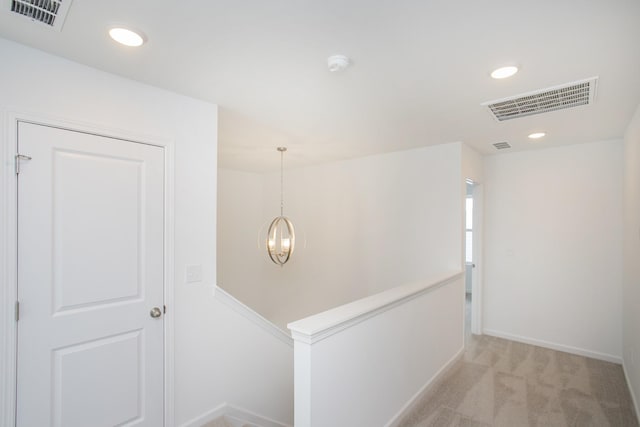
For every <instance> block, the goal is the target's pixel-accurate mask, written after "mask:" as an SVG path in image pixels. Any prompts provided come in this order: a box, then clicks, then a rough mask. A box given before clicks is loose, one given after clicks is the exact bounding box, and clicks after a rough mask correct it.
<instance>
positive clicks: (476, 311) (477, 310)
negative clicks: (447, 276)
mask: <svg viewBox="0 0 640 427" xmlns="http://www.w3.org/2000/svg"><path fill="white" fill-rule="evenodd" d="M481 206H482V186H481V185H479V184H478V183H476V182H474V181H472V180H470V179H467V180H466V194H465V215H464V227H465V228H464V232H465V238H464V261H465V316H464V320H465V322H464V337H465V342H466V341H467V340H468V339H470V338H471V335H472V334H481V333H482V327H481V311H482V310H481V307H482V306H481V301H482V295H481V291H482V289H481V284H480V274H479V270H480V263H481V248H482V246H481V244H480V239H481V224H482V218H481V212H482V209H481Z"/></svg>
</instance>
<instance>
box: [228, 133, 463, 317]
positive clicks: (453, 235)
mask: <svg viewBox="0 0 640 427" xmlns="http://www.w3.org/2000/svg"><path fill="white" fill-rule="evenodd" d="M288 154H289V155H294V154H295V153H293V152H291V153H288ZM460 158H461V144H458V143H454V144H446V145H439V146H434V147H428V148H422V149H417V150H410V151H403V152H396V153H391V154H384V155H377V156H371V157H365V158H360V159H355V160H348V161H340V162H334V163H330V164H324V165H320V166H313V167H307V168H302V169H296V170H286V158H285V215H287V216H289V217H290V218H291V219H292V220H293V221H294V225H296V226H297V227H298V228H297V231H296V232H297V233H298V236H299V237H300V239H299V240H300V245H299V247H298V248H297V249H296V252H295V254H294V256H293V257H292V259H291V261H290V262H289V263H287V264H286V265H285V266H284V267H282V268H280V267H278V266H276V265H275V264H273V263H272V262H271V261H270V260H269V259H268V257H267V255H266V254H265V253H263V252H264V249H262V248H256V247H255V245H250V243H249V242H251V240H254V241H255V237H254V236H255V235H256V231H257V230H255V228H254V227H255V224H256V222H255V220H254V219H250V220H249V222H251V223H252V224H254V225H253V226H247V227H245V231H244V232H245V233H248V234H249V235H250V236H251V237H250V238H249V237H247V236H244V237H241V240H242V241H243V242H248V243H246V247H245V248H244V249H242V248H239V247H237V250H236V251H234V254H232V255H233V256H236V257H241V260H242V262H243V263H245V268H246V269H247V270H248V271H249V270H250V271H252V272H253V271H259V279H258V280H250V279H249V281H246V282H244V281H245V280H247V277H248V276H247V274H245V273H246V272H245V273H242V274H239V270H238V268H236V267H235V266H234V262H236V263H237V262H239V261H234V262H232V261H231V260H230V259H229V258H226V257H219V262H220V263H221V268H222V270H221V272H222V274H221V277H220V278H219V280H220V281H219V284H220V285H221V286H222V287H223V288H225V289H227V290H229V291H230V292H231V293H232V294H234V295H235V296H237V297H238V298H240V299H241V300H242V301H243V302H244V303H246V304H248V305H250V306H251V307H252V308H254V309H255V310H257V311H258V312H259V313H261V314H262V315H263V316H265V317H267V318H268V319H270V320H272V321H274V322H275V323H276V324H278V325H279V326H281V327H283V328H284V327H285V326H286V324H287V323H288V322H291V321H294V320H297V319H301V318H303V317H306V316H309V315H311V314H315V313H318V312H320V311H324V310H327V309H329V308H332V307H336V306H338V305H341V304H345V303H347V302H350V301H354V300H356V299H359V298H362V297H364V296H367V295H371V294H374V293H376V292H380V291H382V290H385V289H389V288H392V287H395V286H398V285H401V284H404V283H407V282H410V281H414V280H420V279H423V278H425V277H430V276H433V275H434V274H438V273H439V272H442V271H450V270H458V269H460V268H461V253H462V251H461V248H462V196H461V193H460V189H461V188H462V187H461V160H460ZM247 179H248V178H247V174H244V175H242V174H232V173H227V172H221V174H220V187H221V190H220V193H221V194H226V195H227V196H225V197H224V198H223V199H221V205H220V209H221V213H220V216H221V219H222V218H230V217H232V216H233V212H237V211H239V210H240V209H241V208H242V207H244V206H247V205H248V204H250V202H249V201H247V200H246V199H243V198H242V197H246V198H249V197H251V198H253V197H255V194H254V192H253V189H255V188H257V184H256V183H247V182H246V181H247ZM255 179H256V180H260V179H262V180H263V188H264V195H263V208H262V209H261V212H262V213H261V214H262V219H261V223H264V222H266V221H269V220H271V219H273V217H275V216H276V215H278V214H279V203H280V202H279V200H280V187H279V182H280V178H279V173H273V174H266V175H262V176H260V177H255ZM225 187H226V188H225ZM247 188H250V189H251V190H249V191H247V193H246V196H245V195H244V194H243V192H244V191H246V190H247ZM223 189H224V190H223ZM232 194H235V197H234V198H232V197H231V195H232ZM234 200H235V202H234ZM225 201H229V204H227V203H226V202H225ZM223 203H225V205H223ZM233 203H236V206H233ZM225 209H228V210H229V213H226V212H224V210H225ZM256 211H258V209H256ZM219 227H220V228H224V229H227V228H229V229H233V230H235V231H237V232H238V233H241V230H240V227H237V226H235V225H234V224H233V223H227V222H223V221H222V220H221V221H220V222H219ZM233 234H234V235H236V234H235V233H233ZM221 235H222V236H223V237H224V238H225V239H227V238H228V237H230V236H231V233H230V234H229V235H225V234H222V233H221ZM305 238H306V239H305ZM302 240H306V248H303V247H302V246H303V244H302ZM234 245H235V243H232V242H229V241H228V240H225V241H224V242H223V243H222V244H220V247H222V246H224V247H236V246H234ZM256 254H257V256H258V258H259V266H258V267H257V268H256V267H255V266H254V265H253V263H254V262H255V260H256ZM232 272H236V273H238V276H237V277H234V276H232V275H231V273H232ZM243 288H244V289H243ZM242 295H245V296H246V298H247V299H246V300H245V299H243V297H242ZM257 296H259V298H258V297H257Z"/></svg>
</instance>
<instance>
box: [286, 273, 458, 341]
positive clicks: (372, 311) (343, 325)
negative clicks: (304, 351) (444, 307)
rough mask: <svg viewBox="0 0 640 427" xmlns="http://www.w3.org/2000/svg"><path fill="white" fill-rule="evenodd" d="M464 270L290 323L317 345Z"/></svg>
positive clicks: (302, 338)
mask: <svg viewBox="0 0 640 427" xmlns="http://www.w3.org/2000/svg"><path fill="white" fill-rule="evenodd" d="M462 274H463V272H462V271H459V270H458V271H449V272H447V273H444V274H441V275H439V276H437V277H434V278H431V279H428V280H420V281H417V282H412V283H407V284H405V285H401V286H397V287H395V288H392V289H389V290H386V291H383V292H380V293H378V294H375V295H371V296H368V297H366V298H362V299H360V300H357V301H353V302H351V303H348V304H345V305H341V306H339V307H336V308H332V309H330V310H327V311H324V312H322V313H318V314H314V315H313V316H309V317H305V318H304V319H300V320H296V321H295V322H291V323H289V324H288V325H287V327H288V328H289V330H291V335H292V336H293V339H294V340H295V341H301V342H304V343H307V344H313V343H315V342H318V341H320V340H323V339H325V338H327V337H329V336H331V335H333V334H335V333H337V332H340V331H342V330H344V329H347V328H350V327H352V326H354V325H356V324H358V323H360V322H362V321H363V320H365V319H368V318H370V317H372V316H375V315H378V314H380V313H382V312H384V311H387V310H389V309H391V308H393V307H396V306H398V305H400V304H402V303H404V302H407V301H409V300H412V299H414V298H416V297H418V296H420V295H422V294H423V293H426V292H428V291H430V290H432V289H435V288H437V287H440V286H442V285H444V284H447V283H449V282H451V281H453V280H455V279H457V278H459V277H460V276H462Z"/></svg>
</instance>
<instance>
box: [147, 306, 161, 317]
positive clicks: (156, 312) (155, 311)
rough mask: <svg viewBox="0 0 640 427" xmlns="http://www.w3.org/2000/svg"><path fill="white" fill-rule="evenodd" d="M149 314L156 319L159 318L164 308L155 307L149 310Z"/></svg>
mask: <svg viewBox="0 0 640 427" xmlns="http://www.w3.org/2000/svg"><path fill="white" fill-rule="evenodd" d="M149 316H151V317H153V318H154V319H157V318H158V317H160V316H162V310H160V308H159V307H153V308H152V309H151V311H150V312H149Z"/></svg>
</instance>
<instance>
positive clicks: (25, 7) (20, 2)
mask: <svg viewBox="0 0 640 427" xmlns="http://www.w3.org/2000/svg"><path fill="white" fill-rule="evenodd" d="M5 1H7V6H8V8H9V11H10V12H11V13H13V14H17V15H20V16H23V17H25V18H28V19H29V20H31V21H32V22H36V23H39V24H44V25H46V26H48V27H50V28H53V29H55V30H58V31H61V30H62V25H63V24H64V20H65V18H66V17H67V13H68V12H69V6H70V5H71V0H5Z"/></svg>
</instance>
